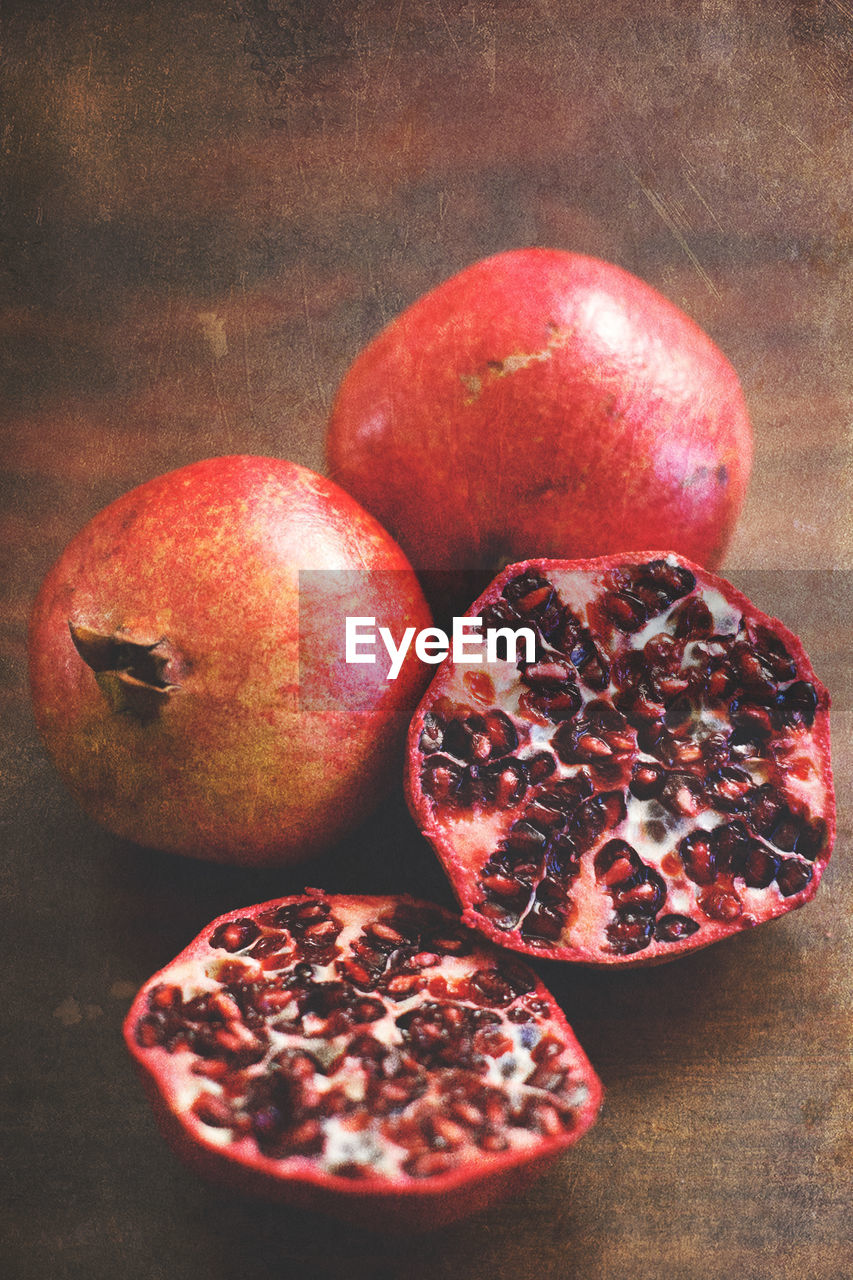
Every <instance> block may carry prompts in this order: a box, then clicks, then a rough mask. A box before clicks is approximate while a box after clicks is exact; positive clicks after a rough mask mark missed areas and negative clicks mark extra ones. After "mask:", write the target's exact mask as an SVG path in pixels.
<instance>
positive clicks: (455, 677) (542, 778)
mask: <svg viewBox="0 0 853 1280" xmlns="http://www.w3.org/2000/svg"><path fill="white" fill-rule="evenodd" d="M468 613H469V616H472V617H481V618H482V619H483V624H482V625H483V627H494V628H508V629H509V631H510V632H511V633H513V634H514V632H515V630H516V629H518V628H520V627H522V626H525V627H527V628H529V629H531V630H532V632H533V634H534V636H535V652H534V653H533V654H532V655H528V654H527V653H526V652H525V649H524V647H523V646H522V645H521V644H518V645H517V644H516V642H515V641H514V640H513V641H512V643H511V645H510V648H509V649H508V650H506V655H507V660H505V661H499V662H497V663H493V664H489V665H488V666H486V665H483V666H474V665H463V664H454V663H453V661H452V659H450V658H448V659H447V660H446V661H445V662H444V664H443V665H442V666H441V667H440V668H439V669H438V671H437V673H436V675H435V677H434V679H433V681H432V683H431V684H430V687H429V689H428V690H427V692H426V694H425V695H424V697H423V699H422V701H421V704H420V706H419V707H418V710H417V712H416V713H415V716H414V719H413V721H412V724H411V727H410V730H409V741H408V749H407V779H406V791H407V799H408V803H409V807H410V809H411V812H412V814H413V816H414V819H415V821H416V822H417V824H418V826H419V827H420V829H421V831H422V832H423V834H424V835H425V836H426V837H427V839H428V840H429V841H430V842H431V844H432V845H433V847H434V848H435V850H436V852H437V854H438V856H439V858H440V859H441V861H442V863H443V865H444V869H445V871H446V873H447V875H448V877H449V879H450V882H451V884H452V886H453V890H454V892H455V894H456V896H457V898H458V900H459V902H460V903H461V905H462V907H463V918H464V920H465V921H466V922H467V923H468V924H470V925H472V926H473V927H475V928H477V929H479V930H480V931H481V932H482V933H484V934H485V935H487V936H488V937H490V938H492V939H493V940H495V941H497V942H499V943H501V944H502V945H503V946H506V947H510V948H513V949H515V950H517V951H522V952H527V953H530V954H532V955H540V956H543V957H550V958H554V959H561V960H575V961H583V962H585V963H588V964H596V965H632V964H638V963H647V962H656V961H663V960H667V959H671V958H673V957H675V956H678V955H681V954H684V953H685V952H687V951H690V950H693V949H695V948H697V947H701V946H705V945H707V944H708V943H711V942H715V941H717V940H718V939H721V938H724V937H727V936H729V935H731V934H734V933H737V932H739V931H740V930H743V929H747V928H751V927H753V926H755V925H757V924H759V923H761V922H762V921H764V920H769V919H772V918H774V917H776V916H779V915H782V914H783V913H784V912H787V911H791V910H793V909H794V908H796V907H800V906H802V905H803V904H804V903H806V902H808V901H809V900H810V899H811V898H812V897H813V896H814V894H815V892H816V891H817V887H818V884H819V882H820V878H821V875H822V874H823V871H824V869H825V867H826V864H827V862H828V860H829V856H830V853H831V850H832V845H833V840H834V836H835V800H834V792H833V781H832V768H831V761H830V736H829V695H828V693H827V691H826V689H825V688H824V686H823V685H822V684H821V683H820V681H819V680H818V678H817V677H816V675H815V673H814V670H813V668H812V666H811V663H810V661H809V659H808V657H807V655H806V653H805V651H804V649H803V646H802V644H801V643H800V641H799V639H798V638H797V637H796V636H795V635H793V634H792V633H791V632H790V631H789V630H788V629H787V628H786V627H785V626H784V625H783V624H782V623H781V622H779V621H777V620H776V619H774V618H770V617H768V616H767V615H766V614H764V613H762V612H761V610H759V609H758V608H756V606H755V605H753V604H752V603H751V602H750V601H749V600H748V599H747V598H746V597H745V596H744V595H743V594H742V593H741V592H739V591H737V590H736V589H735V588H734V587H733V586H732V585H731V584H730V583H728V582H726V581H725V580H723V579H722V578H718V577H716V576H714V575H713V574H711V573H710V572H708V571H707V570H703V569H701V568H700V567H699V566H697V565H695V564H693V563H691V562H690V561H688V560H686V559H684V558H683V557H680V556H676V555H674V554H673V553H670V552H643V553H633V552H632V553H625V554H622V555H615V556H610V557H604V558H600V559H594V560H582V561H560V560H529V561H525V562H523V563H520V564H514V565H510V566H509V567H508V568H506V569H505V570H504V571H503V572H502V573H501V574H500V575H499V576H498V577H497V578H496V579H495V581H494V582H493V583H492V585H491V586H490V587H489V588H488V589H487V590H486V591H485V592H484V594H483V595H482V596H480V598H479V599H478V600H477V601H476V602H475V603H474V604H473V605H472V606H471V608H470V609H469V611H468ZM501 656H502V657H503V654H501ZM531 659H532V660H531Z"/></svg>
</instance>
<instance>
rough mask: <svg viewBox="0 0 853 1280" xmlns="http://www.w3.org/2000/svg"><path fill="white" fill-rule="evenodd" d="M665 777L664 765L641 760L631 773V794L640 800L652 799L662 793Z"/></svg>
mask: <svg viewBox="0 0 853 1280" xmlns="http://www.w3.org/2000/svg"><path fill="white" fill-rule="evenodd" d="M665 777H666V774H665V773H664V769H663V766H662V765H659V764H657V763H652V762H650V761H648V760H639V761H638V762H637V764H636V765H635V766H634V771H633V773H632V774H631V782H630V791H631V794H632V795H635V796H636V797H637V799H638V800H651V799H652V797H653V796H656V795H659V794H660V792H661V789H662V787H663V784H664V778H665Z"/></svg>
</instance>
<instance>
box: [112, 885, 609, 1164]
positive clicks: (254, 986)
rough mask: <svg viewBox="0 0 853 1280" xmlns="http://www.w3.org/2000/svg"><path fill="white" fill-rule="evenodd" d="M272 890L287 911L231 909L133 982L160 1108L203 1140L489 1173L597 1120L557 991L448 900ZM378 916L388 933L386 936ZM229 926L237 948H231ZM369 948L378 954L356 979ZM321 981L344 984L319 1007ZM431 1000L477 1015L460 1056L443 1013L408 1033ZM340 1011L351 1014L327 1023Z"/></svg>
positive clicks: (336, 1160)
mask: <svg viewBox="0 0 853 1280" xmlns="http://www.w3.org/2000/svg"><path fill="white" fill-rule="evenodd" d="M283 902H284V904H285V912H287V911H288V910H289V911H290V912H291V914H290V917H289V919H290V924H289V925H287V924H284V925H283V924H281V923H275V922H274V919H273V917H274V913H275V910H276V909H280V908H281V905H282V904H276V903H273V904H265V907H266V910H265V911H264V912H261V913H258V914H254V913H251V914H250V913H247V914H246V916H242V917H240V918H239V919H238V920H236V921H235V922H233V924H232V926H231V927H232V933H231V936H230V938H228V937H226V935H225V934H223V933H222V928H225V927H227V926H222V927H221V928H220V929H219V930H217V929H211V930H209V931H207V933H208V944H207V945H206V946H203V947H202V948H201V949H198V948H194V949H192V950H193V951H194V954H193V955H192V957H191V958H185V957H178V959H177V960H176V961H175V962H173V964H172V965H170V966H168V967H167V968H166V969H164V970H163V971H162V972H161V973H159V974H157V975H156V977H155V978H154V979H152V980H151V982H150V983H149V984H147V987H146V988H145V989H143V992H142V993H141V996H140V997H139V1003H138V1010H139V1013H138V1017H137V1019H136V1023H135V1026H134V1028H133V1038H134V1041H135V1045H136V1046H137V1049H136V1051H137V1054H138V1056H140V1058H141V1060H142V1061H143V1062H144V1065H145V1066H146V1068H147V1069H148V1070H149V1071H150V1072H151V1073H152V1076H153V1077H154V1078H155V1079H156V1081H157V1084H158V1087H159V1089H160V1092H161V1093H162V1095H163V1096H164V1098H165V1099H166V1100H167V1102H168V1106H169V1108H170V1110H171V1111H172V1112H173V1113H174V1114H175V1115H177V1116H178V1117H179V1118H180V1119H181V1121H182V1123H183V1124H185V1125H186V1126H187V1127H188V1128H189V1129H190V1130H191V1131H193V1132H194V1133H196V1134H198V1135H199V1136H200V1137H201V1138H202V1139H203V1140H204V1142H205V1143H207V1144H209V1145H212V1146H215V1147H217V1148H219V1149H221V1150H222V1151H223V1152H224V1153H227V1154H229V1155H233V1156H235V1157H237V1158H238V1159H239V1158H245V1159H246V1160H247V1161H248V1162H249V1163H251V1164H253V1165H255V1166H257V1167H264V1166H265V1165H269V1164H274V1165H275V1166H276V1170H277V1171H281V1172H282V1173H284V1174H286V1173H287V1172H288V1170H290V1171H291V1172H293V1173H294V1174H296V1175H297V1176H298V1175H299V1174H300V1173H303V1174H304V1173H305V1172H306V1170H310V1171H312V1172H313V1173H317V1174H322V1175H331V1176H333V1177H334V1176H335V1175H339V1176H341V1177H343V1178H346V1179H347V1180H348V1181H350V1182H353V1181H355V1182H357V1181H358V1180H359V1179H362V1178H364V1177H371V1178H378V1179H387V1180H388V1181H389V1182H393V1183H394V1184H397V1185H399V1184H400V1183H405V1182H407V1181H411V1182H422V1181H423V1180H424V1179H429V1178H431V1177H434V1176H436V1175H440V1174H445V1173H452V1172H454V1171H457V1170H462V1169H464V1167H465V1166H466V1165H468V1166H470V1167H472V1170H473V1171H474V1172H476V1171H477V1169H483V1170H484V1169H486V1168H487V1167H488V1164H489V1162H490V1161H492V1162H494V1161H495V1160H496V1159H499V1158H501V1157H505V1156H506V1155H507V1153H510V1154H511V1153H513V1152H523V1151H532V1150H534V1149H536V1148H537V1147H541V1146H543V1144H546V1143H549V1142H553V1141H554V1140H555V1139H556V1138H560V1139H561V1140H563V1141H565V1142H566V1143H568V1142H569V1141H573V1140H574V1139H575V1138H576V1137H579V1136H580V1133H581V1132H583V1130H584V1129H585V1128H586V1127H587V1126H588V1124H590V1123H591V1122H592V1119H593V1118H594V1117H593V1115H592V1114H590V1109H589V1107H588V1104H589V1102H590V1098H591V1086H590V1081H591V1080H592V1081H594V1076H593V1075H592V1072H591V1069H590V1067H589V1064H588V1062H587V1061H586V1059H585V1057H584V1056H583V1054H582V1053H581V1052H580V1051H579V1050H578V1048H577V1045H576V1043H575V1042H574V1040H573V1037H572V1036H571V1034H570V1033H568V1034H567V1031H568V1029H567V1028H566V1025H565V1022H564V1020H563V1019H562V1017H561V1015H560V1014H559V1010H558V1009H557V1007H556V1005H554V1004H553V1002H552V1001H551V999H550V997H548V995H547V993H546V992H545V991H544V989H543V988H542V987H541V984H538V983H537V981H536V979H535V976H534V975H533V974H531V973H530V971H529V970H525V969H522V968H519V966H518V964H517V962H515V961H512V960H509V958H508V957H506V956H502V955H501V954H500V953H499V952H498V951H496V950H495V949H494V948H492V947H491V946H490V945H489V944H488V943H483V942H482V941H477V940H476V935H475V934H472V933H471V931H470V930H466V929H464V928H462V926H460V925H459V923H458V922H457V921H455V920H454V919H453V917H452V916H450V914H449V913H446V912H443V911H441V910H440V909H438V908H435V907H432V906H427V905H426V904H409V903H408V902H407V904H406V906H405V907H404V908H403V911H404V914H403V915H401V914H400V907H399V902H396V901H395V900H394V899H366V900H363V901H362V902H359V901H358V900H354V899H341V898H331V899H329V898H326V897H324V896H322V895H317V894H314V895H313V896H312V897H308V898H305V899H288V900H283ZM294 902H295V903H296V904H297V906H296V908H295V909H296V911H297V912H298V911H299V910H301V909H304V910H305V913H306V914H305V917H304V918H303V919H300V918H299V917H298V916H297V917H294V915H293V907H292V904H293V903H294ZM318 904H320V905H319V906H318ZM413 913H414V914H413ZM280 918H281V917H280ZM413 919H414V920H415V921H417V920H419V919H420V920H421V921H422V922H423V928H422V929H420V931H418V929H417V928H414V929H413V928H412V927H408V933H407V934H406V935H404V939H403V940H401V941H400V942H399V943H397V945H392V943H389V942H388V940H387V939H388V937H389V936H390V935H388V933H387V930H388V928H391V929H393V930H395V931H398V932H400V933H401V934H402V933H403V925H404V924H405V923H406V922H407V921H408V922H410V921H411V920H413ZM329 921H331V922H333V924H334V929H333V930H330V929H329V925H328V922H329ZM377 922H378V924H379V927H380V930H381V929H382V928H383V927H384V928H385V931H386V935H385V940H384V941H381V940H380V943H379V945H377V937H378V935H377V934H374V933H372V932H371V930H372V929H373V928H374V926H375V925H376V923H377ZM316 926H319V933H320V935H321V936H322V938H323V941H322V943H321V945H320V946H319V948H318V947H317V946H316V945H314V947H313V957H314V958H313V959H312V958H311V952H312V946H311V944H310V943H309V945H308V947H307V948H306V945H305V938H306V936H308V937H310V936H311V935H310V930H311V928H312V927H315V937H316V936H318V935H317V933H316ZM240 929H246V930H247V934H246V941H245V945H237V946H235V945H233V944H234V943H235V942H237V943H239V942H240V934H239V932H236V933H235V932H233V930H238V931H239V930H240ZM324 929H325V930H327V933H326V934H325V935H323V930H324ZM329 935H331V936H329ZM460 943H461V946H460ZM217 944H218V945H217ZM226 944H227V945H226ZM259 944H260V948H259ZM354 944H355V947H356V949H355V950H354ZM279 946H280V947H281V950H276V949H275V948H277V947H279ZM365 946H367V947H368V949H369V951H370V952H371V953H372V954H373V955H374V956H379V960H378V961H377V963H375V964H373V965H372V966H368V968H369V969H370V970H371V971H370V972H369V974H368V975H366V976H362V975H361V974H360V975H359V976H358V977H356V978H355V979H354V977H353V975H354V974H355V973H356V971H357V969H358V968H359V967H360V968H361V970H362V971H364V967H365V959H364V947H365ZM256 948H259V954H258V955H257V956H253V955H252V952H253V950H254V949H256ZM264 948H266V952H267V953H266V954H263V952H264ZM454 949H456V950H458V951H459V954H453V950H454ZM463 952H464V954H463ZM298 965H302V966H303V969H302V971H301V973H294V970H295V969H296V967H297V966H298ZM377 966H378V967H377ZM482 974H486V975H487V981H488V979H489V977H491V978H493V979H494V980H495V981H496V982H497V989H498V991H499V998H498V1000H497V1002H490V1001H489V1000H488V998H487V996H486V995H485V994H484V993H483V991H482V989H480V988H479V987H478V986H477V982H478V975H482ZM472 978H473V979H474V983H473V984H472ZM324 984H326V985H325V986H324ZM331 984H335V987H336V988H337V989H338V991H339V992H340V990H341V988H346V991H345V992H344V994H343V997H342V999H341V1000H340V1001H339V1003H338V1004H337V1005H336V1006H335V1007H332V1008H328V1007H323V1008H322V1012H318V1011H317V999H316V997H317V993H318V991H319V992H320V993H321V1006H322V1003H323V1002H322V993H323V992H324V991H326V990H331ZM407 984H408V988H409V989H408V990H407V989H406V988H407ZM507 984H509V985H507ZM190 1002H195V1003H194V1004H190ZM332 1003H334V1001H333V1002H332ZM380 1003H381V1005H382V1006H383V1008H382V1009H381V1011H380V1010H379V1009H378V1008H377V1006H378V1005H379V1004H380ZM312 1005H313V1006H314V1007H313V1008H312V1007H311V1006H312ZM188 1006H189V1007H188ZM251 1006H255V1009H254V1011H253V1009H252V1007H251ZM257 1006H262V1007H264V1008H266V1009H267V1011H266V1012H265V1014H264V1016H262V1017H259V1016H257ZM436 1007H441V1008H442V1009H444V1010H450V1017H451V1018H453V1017H456V1016H459V1017H460V1018H461V1019H462V1020H463V1022H464V1021H465V1020H473V1021H474V1022H476V1021H477V1020H479V1021H480V1022H481V1023H482V1024H483V1025H482V1026H481V1027H480V1028H479V1029H477V1028H471V1027H469V1029H468V1031H467V1032H466V1039H465V1042H464V1046H463V1047H464V1053H463V1060H461V1061H458V1062H457V1061H455V1049H454V1044H455V1043H456V1041H455V1040H454V1035H455V1032H454V1029H453V1027H452V1026H450V1028H449V1030H442V1024H440V1025H439V1027H438V1033H437V1035H436V1038H435V1040H434V1042H433V1041H431V1040H430V1039H429V1038H428V1039H427V1040H425V1041H424V1040H421V1041H418V1040H417V1039H416V1038H413V1037H412V1036H411V1035H410V1034H408V1032H407V1025H411V1016H414V1017H415V1018H417V1016H418V1011H425V1013H426V1017H427V1023H428V1024H429V1021H430V1018H431V1017H432V1011H433V1010H434V1009H435V1008H436ZM335 1008H337V1009H343V1010H344V1011H345V1012H344V1015H343V1017H344V1020H345V1021H348V1022H349V1024H350V1025H347V1026H344V1027H343V1028H342V1027H341V1025H340V1021H338V1023H337V1026H336V1025H335V1024H336V1021H337V1020H338V1017H339V1015H337V1014H336V1012H335ZM247 1010H248V1012H247ZM359 1011H361V1012H364V1013H366V1014H367V1015H368V1016H364V1017H362V1016H360V1012H359ZM377 1012H380V1016H375V1015H376V1014H377ZM429 1031H430V1028H429V1025H428V1026H427V1033H429ZM365 1036H369V1037H370V1038H371V1039H372V1040H373V1041H375V1042H377V1043H378V1045H379V1046H381V1048H380V1050H379V1053H380V1056H382V1059H383V1061H382V1066H381V1068H379V1069H378V1070H377V1069H376V1068H375V1066H374V1065H373V1064H372V1060H371V1057H370V1055H369V1054H368V1055H367V1057H365V1056H364V1054H363V1051H362V1049H361V1048H360V1046H359V1043H358V1042H359V1041H360V1040H362V1038H363V1037H365ZM350 1050H351V1052H350ZM386 1054H387V1056H386ZM294 1055H295V1056H296V1057H297V1058H298V1061H299V1064H300V1069H301V1070H306V1068H305V1057H304V1056H301V1055H307V1059H308V1060H309V1061H310V1063H311V1065H312V1067H313V1070H307V1071H306V1075H305V1077H303V1079H304V1084H303V1083H300V1082H299V1081H297V1083H296V1085H295V1086H294V1085H293V1084H292V1077H291V1076H290V1069H289V1065H288V1063H289V1061H290V1062H292V1060H293V1058H294ZM253 1058H254V1059H255V1060H254V1061H252V1060H251V1059H253ZM269 1085H271V1086H272V1092H270V1091H269V1089H268V1088H267V1086H269ZM265 1088H267V1092H266V1094H263V1093H262V1094H260V1095H259V1094H258V1090H259V1089H260V1090H262V1091H263V1090H264V1089H265ZM398 1088H399V1093H397V1092H395V1090H397V1089H398ZM584 1107H587V1114H586V1115H581V1114H580V1113H581V1112H582V1111H583V1109H584ZM475 1167H476V1168H475Z"/></svg>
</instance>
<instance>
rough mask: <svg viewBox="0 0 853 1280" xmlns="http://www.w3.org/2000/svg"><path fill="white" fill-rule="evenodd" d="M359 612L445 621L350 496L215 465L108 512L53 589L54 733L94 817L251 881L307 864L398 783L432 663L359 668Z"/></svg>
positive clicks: (35, 658)
mask: <svg viewBox="0 0 853 1280" xmlns="http://www.w3.org/2000/svg"><path fill="white" fill-rule="evenodd" d="M347 615H356V616H359V615H365V616H369V617H374V618H375V619H376V624H377V626H378V625H382V624H385V625H387V626H388V627H389V628H390V629H391V630H392V631H393V633H394V634H395V635H396V634H399V633H400V632H401V631H402V630H403V627H404V626H405V625H406V624H409V625H415V626H417V627H423V626H428V625H429V622H430V615H429V611H428V609H427V606H426V604H425V602H424V599H423V596H422V594H421V590H420V587H419V586H418V583H417V579H416V578H415V575H414V573H413V572H412V569H411V567H410V566H409V564H408V561H407V560H406V558H405V556H404V555H403V553H402V552H401V551H400V549H399V547H398V546H397V545H396V543H394V542H393V541H392V539H391V538H390V537H389V536H388V534H387V533H386V532H385V531H384V529H382V528H381V527H380V526H379V525H378V524H377V522H376V520H375V519H374V518H373V517H372V516H371V515H369V514H368V513H367V512H366V511H364V510H363V509H362V508H361V507H359V506H358V504H357V503H356V502H354V501H353V499H352V498H351V497H350V496H349V495H348V494H346V493H344V492H343V490H341V489H339V488H338V487H337V486H336V485H334V484H332V483H331V482H330V481H328V480H326V479H323V478H322V477H320V476H317V475H315V474H314V473H313V472H311V471H308V470H306V469H305V468H304V467H300V466H297V465H295V464H294V463H291V462H285V461H279V460H276V459H273V458H258V457H246V456H236V457H222V458H211V459H208V460H206V461H202V462H197V463H194V464H192V465H191V466H187V467H184V468H182V469H180V470H178V471H173V472H170V473H169V474H167V475H164V476H160V477H158V478H157V479H154V480H150V481H148V482H147V483H146V484H143V485H140V486H139V487H138V488H136V489H133V490H132V491H131V492H129V493H127V494H125V495H124V496H123V497H121V498H119V499H118V500H117V501H116V502H113V503H112V504H111V505H110V506H108V507H106V508H105V509H104V510H103V511H101V512H100V513H99V514H98V515H96V516H95V517H94V519H93V520H92V521H91V522H90V523H89V524H88V525H87V526H86V527H85V528H84V529H83V530H82V531H81V532H80V533H79V534H78V535H77V537H75V538H74V539H73V541H72V542H71V543H70V545H69V546H68V547H67V548H66V550H65V551H64V552H63V554H62V555H61V556H60V558H59V560H58V561H57V563H56V564H55V565H54V566H53V568H52V569H51V570H50V572H49V573H48V575H47V577H46V579H45V581H44V584H43V586H42V588H41V591H40V593H39V596H38V599H37V600H36V603H35V607H34V610H33V614H32V622H31V630H30V678H31V686H32V695H33V704H34V709H35V716H36V721H37V723H38V727H39V729H40V731H41V733H42V735H43V737H44V741H45V743H46V745H47V748H48V751H49V752H50V754H51V756H52V757H53V759H54V761H55V762H56V765H57V767H58V769H59V772H60V773H61V775H62V777H63V778H64V779H65V781H66V783H67V784H68V786H69V788H70V789H71V791H72V792H73V794H74V795H75V796H76V798H77V799H78V800H79V802H80V803H81V805H82V806H83V808H84V809H85V810H86V811H87V812H88V813H89V814H91V815H92V816H93V817H95V818H96V819H98V820H99V821H101V822H102V823H104V825H105V826H107V827H109V828H110V829H111V830H112V831H114V832H117V833H118V834H119V835H121V836H125V837H127V838H129V839H132V840H135V841H138V842H139V843H141V844H145V845H151V846H154V847H156V848H159V849H164V850H167V851H171V852H176V853H183V854H190V855H192V856H195V857H199V858H210V859H215V860H220V861H230V862H235V863H242V864H246V865H262V864H275V863H285V862H288V861H295V860H298V859H302V858H304V857H306V856H307V855H309V854H311V853H312V852H314V851H316V850H319V849H321V848H322V847H324V846H326V845H328V844H329V843H331V842H332V841H334V840H335V839H336V838H337V837H338V836H339V835H340V834H341V833H342V832H344V831H346V830H348V829H349V828H351V827H352V826H353V825H354V824H356V823H357V822H358V821H360V820H361V819H363V818H364V817H365V816H366V815H367V814H368V813H369V811H370V810H371V809H372V808H373V806H374V805H375V804H376V803H377V802H378V800H379V798H380V797H381V795H382V794H383V792H384V790H385V788H386V787H387V785H388V784H389V783H390V782H391V781H392V779H393V778H394V776H395V775H396V772H397V770H398V768H399V753H400V748H401V742H402V739H403V737H404V735H405V727H406V725H407V723H408V721H409V718H410V716H411V713H412V710H413V708H414V705H415V703H416V701H417V698H418V696H419V694H420V693H421V692H422V689H423V685H424V683H425V681H424V672H425V668H423V667H422V666H421V664H420V663H418V662H417V661H416V659H415V658H414V656H411V657H409V658H408V659H407V660H406V661H405V662H404V663H403V665H402V668H401V670H400V672H399V675H398V676H397V678H396V679H393V680H389V679H387V668H386V666H384V665H383V664H382V663H380V662H375V663H374V664H373V665H367V664H364V663H362V664H359V665H354V664H351V663H348V662H346V661H345V619H346V617H347Z"/></svg>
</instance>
